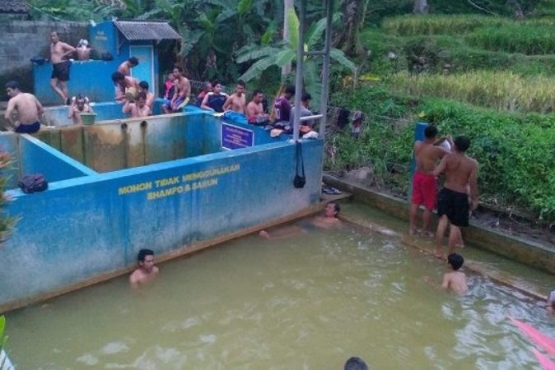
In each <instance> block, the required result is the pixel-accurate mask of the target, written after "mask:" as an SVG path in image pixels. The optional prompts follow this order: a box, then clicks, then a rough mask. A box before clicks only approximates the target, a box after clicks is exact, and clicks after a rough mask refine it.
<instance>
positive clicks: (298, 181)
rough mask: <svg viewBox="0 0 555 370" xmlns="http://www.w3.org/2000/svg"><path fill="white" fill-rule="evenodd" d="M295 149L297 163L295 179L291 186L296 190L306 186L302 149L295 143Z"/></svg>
mask: <svg viewBox="0 0 555 370" xmlns="http://www.w3.org/2000/svg"><path fill="white" fill-rule="evenodd" d="M296 145H297V148H296V152H295V160H296V162H297V168H296V170H295V178H294V179H293V186H294V187H296V188H299V189H300V188H304V186H305V184H306V177H305V175H304V161H303V148H302V146H301V143H300V142H299V141H297V144H296ZM299 163H300V165H301V173H299Z"/></svg>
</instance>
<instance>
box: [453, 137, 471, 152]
mask: <svg viewBox="0 0 555 370" xmlns="http://www.w3.org/2000/svg"><path fill="white" fill-rule="evenodd" d="M454 143H455V148H456V149H457V150H458V151H459V152H461V153H464V152H466V151H467V149H468V148H469V147H470V139H469V138H468V137H466V136H457V137H456V138H455V140H454Z"/></svg>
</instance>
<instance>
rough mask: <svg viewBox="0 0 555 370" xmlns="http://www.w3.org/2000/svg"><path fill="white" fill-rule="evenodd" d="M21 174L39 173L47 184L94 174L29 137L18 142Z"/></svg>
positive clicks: (21, 138)
mask: <svg viewBox="0 0 555 370" xmlns="http://www.w3.org/2000/svg"><path fill="white" fill-rule="evenodd" d="M19 153H20V154H19V155H20V160H19V163H20V166H21V167H20V168H21V174H22V175H27V174H34V173H40V174H42V175H44V177H45V178H46V180H47V181H48V182H56V181H61V180H67V179H73V178H76V177H81V176H90V175H95V174H96V172H95V171H93V170H91V169H90V168H88V167H86V166H84V165H82V164H81V163H79V162H77V161H76V160H74V159H72V158H70V157H68V156H67V155H65V154H63V153H60V152H59V151H57V150H55V149H53V148H52V147H50V146H49V145H46V144H44V143H43V142H42V141H40V140H37V139H35V138H34V137H32V136H30V135H22V136H20V140H19Z"/></svg>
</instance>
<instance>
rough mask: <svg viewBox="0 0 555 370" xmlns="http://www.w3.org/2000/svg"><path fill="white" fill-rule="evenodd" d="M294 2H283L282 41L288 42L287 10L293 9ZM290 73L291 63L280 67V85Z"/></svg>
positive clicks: (287, 0)
mask: <svg viewBox="0 0 555 370" xmlns="http://www.w3.org/2000/svg"><path fill="white" fill-rule="evenodd" d="M293 2H294V0H285V1H284V4H283V41H285V42H287V41H289V17H288V16H287V14H288V13H289V9H292V8H293ZM290 73H291V63H287V64H286V65H284V66H283V67H281V83H282V84H283V83H284V82H285V80H286V79H287V76H288V75H289V74H290Z"/></svg>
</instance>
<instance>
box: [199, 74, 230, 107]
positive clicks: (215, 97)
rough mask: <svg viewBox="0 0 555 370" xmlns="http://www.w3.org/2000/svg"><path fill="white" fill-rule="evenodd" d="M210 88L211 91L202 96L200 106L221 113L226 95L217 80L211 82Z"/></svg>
mask: <svg viewBox="0 0 555 370" xmlns="http://www.w3.org/2000/svg"><path fill="white" fill-rule="evenodd" d="M212 89H213V91H212V92H209V93H208V94H206V95H205V96H204V99H203V100H202V103H201V105H200V107H201V108H202V109H207V110H211V111H213V112H216V113H223V111H224V104H225V102H226V100H227V98H228V95H227V94H226V93H223V92H222V85H221V84H220V82H219V81H213V82H212Z"/></svg>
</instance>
